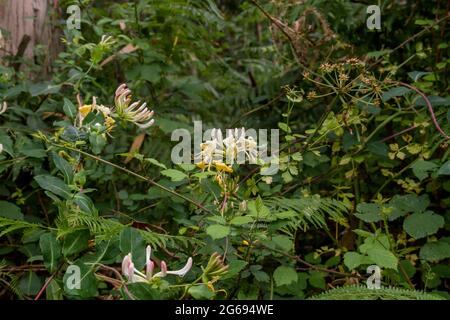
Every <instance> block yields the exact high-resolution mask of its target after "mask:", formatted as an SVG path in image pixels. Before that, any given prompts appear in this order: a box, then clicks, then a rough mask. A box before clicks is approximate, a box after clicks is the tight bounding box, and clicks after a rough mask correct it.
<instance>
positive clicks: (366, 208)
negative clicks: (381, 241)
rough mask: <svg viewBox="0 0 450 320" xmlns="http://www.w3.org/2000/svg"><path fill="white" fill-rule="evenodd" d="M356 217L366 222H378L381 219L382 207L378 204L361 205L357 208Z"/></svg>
mask: <svg viewBox="0 0 450 320" xmlns="http://www.w3.org/2000/svg"><path fill="white" fill-rule="evenodd" d="M356 211H357V213H355V216H356V217H358V218H359V219H361V220H362V221H364V222H378V221H381V220H382V219H383V218H382V217H381V214H380V213H381V206H380V205H379V204H376V203H360V204H358V206H357V207H356Z"/></svg>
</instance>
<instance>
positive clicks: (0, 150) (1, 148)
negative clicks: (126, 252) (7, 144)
mask: <svg viewBox="0 0 450 320" xmlns="http://www.w3.org/2000/svg"><path fill="white" fill-rule="evenodd" d="M2 152H3V145H2V144H1V143H0V154H1V153H2Z"/></svg>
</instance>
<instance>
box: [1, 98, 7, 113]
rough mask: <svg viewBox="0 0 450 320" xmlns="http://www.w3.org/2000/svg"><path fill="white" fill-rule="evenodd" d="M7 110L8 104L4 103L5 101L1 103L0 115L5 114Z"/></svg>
mask: <svg viewBox="0 0 450 320" xmlns="http://www.w3.org/2000/svg"><path fill="white" fill-rule="evenodd" d="M7 109H8V104H7V103H6V101H3V103H2V105H1V107H0V114H3V113H5V112H6V110H7Z"/></svg>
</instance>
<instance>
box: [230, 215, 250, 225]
mask: <svg viewBox="0 0 450 320" xmlns="http://www.w3.org/2000/svg"><path fill="white" fill-rule="evenodd" d="M252 221H253V218H252V217H249V216H238V217H234V218H233V219H231V221H230V224H234V225H243V224H247V223H250V222H252Z"/></svg>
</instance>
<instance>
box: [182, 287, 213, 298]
mask: <svg viewBox="0 0 450 320" xmlns="http://www.w3.org/2000/svg"><path fill="white" fill-rule="evenodd" d="M188 292H189V294H190V295H191V296H192V297H193V298H194V299H197V300H209V299H211V298H212V297H214V292H212V291H211V290H210V289H209V288H208V286H207V285H206V284H201V285H195V286H193V287H190V288H189V290H188Z"/></svg>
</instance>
